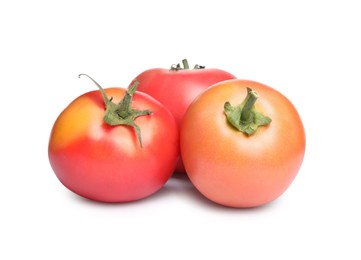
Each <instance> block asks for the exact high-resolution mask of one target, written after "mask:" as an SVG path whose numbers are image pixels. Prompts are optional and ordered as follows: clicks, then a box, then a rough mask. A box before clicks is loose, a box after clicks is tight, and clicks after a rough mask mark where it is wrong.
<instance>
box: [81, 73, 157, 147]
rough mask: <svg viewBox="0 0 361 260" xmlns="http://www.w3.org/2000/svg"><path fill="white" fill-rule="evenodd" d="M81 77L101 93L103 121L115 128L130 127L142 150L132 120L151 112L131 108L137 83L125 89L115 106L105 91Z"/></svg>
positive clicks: (139, 134) (140, 137) (141, 144)
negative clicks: (119, 126) (120, 126)
mask: <svg viewBox="0 0 361 260" xmlns="http://www.w3.org/2000/svg"><path fill="white" fill-rule="evenodd" d="M81 76H87V77H88V78H89V79H90V80H91V81H93V82H94V84H95V85H96V86H97V87H98V88H99V91H100V92H101V94H102V96H103V99H104V103H105V115H104V117H103V120H104V121H105V122H106V123H107V124H109V125H111V126H116V125H127V126H132V127H133V128H134V129H135V132H136V134H137V137H138V140H139V143H140V147H141V148H142V147H143V143H142V136H141V132H140V128H139V126H138V125H137V124H136V123H135V121H134V120H135V119H136V118H137V117H138V116H143V115H150V114H151V113H152V111H150V110H136V109H133V108H132V101H133V94H134V92H135V91H136V90H137V87H138V84H139V82H138V81H135V82H134V84H133V85H132V86H131V87H130V88H129V89H127V91H126V92H125V95H124V97H123V99H122V100H121V101H120V102H119V103H118V104H116V103H114V102H113V101H112V100H113V98H108V96H107V95H106V93H105V90H104V89H103V88H102V87H101V86H100V85H99V84H98V83H97V82H96V81H95V80H94V79H93V78H91V77H90V76H88V75H87V74H79V78H80V77H81Z"/></svg>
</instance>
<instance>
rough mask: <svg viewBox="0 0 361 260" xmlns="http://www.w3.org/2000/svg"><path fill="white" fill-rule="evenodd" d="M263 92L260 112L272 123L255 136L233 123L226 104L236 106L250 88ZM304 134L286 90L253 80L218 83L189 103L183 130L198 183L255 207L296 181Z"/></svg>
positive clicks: (216, 195) (221, 199)
mask: <svg viewBox="0 0 361 260" xmlns="http://www.w3.org/2000/svg"><path fill="white" fill-rule="evenodd" d="M247 87H248V88H251V89H252V90H254V91H256V92H257V93H258V95H259V98H258V99H257V101H256V103H255V108H256V109H257V110H258V112H261V113H262V114H264V115H266V116H268V117H270V118H271V119H272V122H271V123H270V124H269V125H268V126H262V127H260V128H258V130H257V131H256V132H255V133H254V134H253V135H250V136H247V135H246V134H244V133H242V132H239V131H237V130H236V129H235V128H234V127H233V126H232V125H231V124H229V123H228V121H227V118H226V116H225V113H224V104H225V102H227V101H229V102H230V103H231V104H234V105H237V104H240V103H242V101H243V100H244V99H245V97H246V95H247V91H246V88H247ZM305 143H306V139H305V132H304V127H303V124H302V121H301V118H300V116H299V114H298V112H297V111H296V109H295V107H294V106H293V104H292V103H291V102H290V101H289V100H288V99H287V98H286V97H285V96H284V95H282V94H281V93H279V92H278V91H276V90H275V89H272V88H270V87H268V86H266V85H264V84H261V83H258V82H254V81H249V80H229V81H225V82H221V83H219V84H215V85H214V86H212V87H211V88H209V89H207V90H206V91H205V92H203V94H202V95H201V96H199V97H198V98H197V99H196V100H195V101H194V102H193V103H192V105H191V106H190V107H189V109H188V111H187V113H186V115H185V117H184V120H183V124H182V128H181V137H180V144H181V154H182V158H183V162H184V165H185V168H186V171H187V173H188V175H189V178H190V180H191V181H192V183H193V184H194V185H195V187H196V188H197V189H198V190H199V191H200V192H201V193H202V194H203V195H204V196H205V197H207V198H209V199H210V200H212V201H214V202H216V203H219V204H222V205H225V206H230V207H256V206H260V205H263V204H265V203H268V202H270V201H272V200H274V199H276V198H277V197H279V196H280V195H281V194H282V193H283V192H284V191H285V190H286V189H287V188H288V187H289V185H290V184H291V183H292V181H293V180H294V178H295V177H296V175H297V173H298V171H299V168H300V166H301V164H302V161H303V157H304V153H305Z"/></svg>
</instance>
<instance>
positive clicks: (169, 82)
mask: <svg viewBox="0 0 361 260" xmlns="http://www.w3.org/2000/svg"><path fill="white" fill-rule="evenodd" d="M183 66H184V68H181V66H180V65H179V64H177V65H176V66H172V67H171V69H162V68H154V69H149V70H146V71H144V72H142V73H140V74H139V75H138V76H137V77H135V79H136V80H138V81H139V82H140V83H139V86H138V91H142V92H144V93H147V94H149V95H151V96H152V97H154V98H155V99H157V100H158V101H160V102H161V103H162V104H163V105H165V106H166V107H167V108H168V109H169V110H170V111H171V113H172V114H173V116H174V118H175V119H176V121H177V125H178V127H179V128H180V125H181V122H182V120H183V116H184V114H185V112H186V110H187V109H188V106H189V105H190V104H191V103H192V101H193V100H194V99H195V98H196V97H197V96H198V95H199V94H200V93H201V92H203V91H204V90H205V89H206V88H208V87H209V86H211V85H213V84H215V83H218V82H220V81H223V80H228V79H234V78H235V76H233V75H232V74H230V73H228V72H226V71H224V70H220V69H211V68H209V69H206V68H204V67H203V66H198V65H196V66H195V68H194V69H192V70H190V69H189V66H188V62H187V60H183ZM176 171H177V172H184V171H185V170H184V166H183V164H182V162H181V160H180V161H179V163H178V165H177V168H176Z"/></svg>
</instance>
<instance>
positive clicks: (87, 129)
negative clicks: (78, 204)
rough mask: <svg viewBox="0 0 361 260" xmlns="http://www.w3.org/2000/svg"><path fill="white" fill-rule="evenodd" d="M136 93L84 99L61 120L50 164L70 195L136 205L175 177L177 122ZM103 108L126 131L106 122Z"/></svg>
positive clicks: (100, 94) (54, 133) (89, 95)
mask: <svg viewBox="0 0 361 260" xmlns="http://www.w3.org/2000/svg"><path fill="white" fill-rule="evenodd" d="M96 84H97V83H96ZM99 87H100V86H99ZM134 91H135V88H134V89H132V91H131V90H128V91H127V92H126V89H121V88H108V89H105V91H104V90H103V92H101V91H91V92H88V93H85V94H83V95H81V96H79V97H78V98H76V99H75V100H74V101H73V102H71V103H70V104H69V105H68V107H66V108H65V109H64V111H62V113H61V114H60V115H59V117H58V118H57V119H56V121H55V123H54V126H53V129H52V132H51V135H50V141H49V148H48V152H49V160H50V164H51V166H52V168H53V170H54V172H55V174H56V176H57V177H58V178H59V180H60V181H61V182H62V183H63V184H64V185H65V186H66V187H67V188H68V189H70V190H71V191H73V192H75V193H77V194H78V195H80V196H83V197H86V198H89V199H92V200H97V201H103V202H125V201H133V200H138V199H141V198H145V197H147V196H149V195H151V194H152V193H154V192H156V191H157V190H159V189H160V188H161V187H162V186H163V185H164V184H165V183H166V181H167V180H168V179H169V177H170V176H171V175H172V173H173V171H174V168H175V165H176V163H177V159H178V154H179V133H178V129H177V125H176V122H175V120H174V118H173V116H172V114H171V113H170V112H169V110H168V109H166V108H165V107H164V106H163V105H162V104H161V103H159V102H158V101H156V100H155V99H154V98H152V97H150V96H149V95H147V94H144V93H140V92H135V93H134ZM133 93H134V94H133ZM107 97H111V99H107ZM125 97H127V98H125ZM119 102H120V103H119ZM104 103H106V104H107V111H108V110H112V109H113V112H114V111H115V112H116V113H117V114H116V116H115V121H122V122H123V123H124V124H123V125H117V124H115V125H110V124H109V123H107V122H106V121H109V118H110V121H111V120H113V119H114V118H112V114H111V113H110V114H107V116H104V114H105V112H106V108H105V107H106V105H105V104H104ZM118 103H119V106H120V107H122V109H121V110H119V109H118V108H119V106H117V104H118ZM117 109H118V110H117ZM133 112H135V116H134V113H133ZM132 113H133V114H132ZM113 115H114V114H113ZM106 117H108V118H106ZM131 117H133V118H131ZM134 117H135V119H134ZM138 130H139V131H138Z"/></svg>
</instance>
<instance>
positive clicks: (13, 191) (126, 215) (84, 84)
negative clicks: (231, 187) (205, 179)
mask: <svg viewBox="0 0 361 260" xmlns="http://www.w3.org/2000/svg"><path fill="white" fill-rule="evenodd" d="M360 14H361V9H360V5H359V4H358V3H357V1H347V0H342V1H297V2H296V1H229V0H222V1H211V0H208V1H196V0H191V1H189V0H183V1H160V0H152V1H140V0H132V1H107V0H102V1H90V0H87V1H76V0H73V1H39V0H32V1H16V0H13V1H6V0H5V1H1V2H0V28H1V30H0V34H1V40H0V46H1V48H0V79H1V81H0V83H1V96H2V97H3V98H2V99H1V103H0V105H1V109H0V113H1V119H0V120H1V127H0V131H1V134H0V141H1V143H0V152H1V163H0V170H1V172H0V174H1V179H0V199H1V204H0V207H1V214H0V218H1V220H0V238H1V244H0V245H1V249H0V258H1V259H210V258H212V259H330V257H333V258H332V259H361V249H360V244H361V243H360V241H361V237H360V233H361V224H360V219H361V213H360V204H361V203H360V200H361V189H360V186H361V181H360V174H361V166H360V161H361V160H360V159H361V152H360V146H361V127H360V114H361V111H360V89H361V26H360V25H361V15H360ZM183 58H188V61H189V63H190V64H191V65H194V64H196V63H198V64H201V65H205V66H206V67H208V68H210V67H214V68H221V69H224V70H227V71H229V72H231V73H233V74H234V75H236V76H237V77H238V78H244V79H251V80H256V81H260V82H262V83H265V84H267V85H270V86H272V87H273V88H276V89H278V90H279V91H281V92H282V93H283V94H285V95H286V96H287V97H288V98H289V99H290V100H291V101H292V102H293V103H294V105H295V106H296V108H297V109H298V111H299V113H300V115H301V117H302V119H303V122H304V125H305V129H306V135H307V149H306V156H305V159H304V163H303V165H302V168H301V170H300V171H299V174H298V176H297V178H296V180H295V181H294V182H293V184H292V185H291V187H290V188H289V189H288V190H287V191H286V192H285V193H284V194H283V195H282V196H281V197H280V198H279V199H277V200H276V201H275V202H273V203H270V204H268V205H266V206H264V207H261V208H256V209H248V210H244V209H243V210H242V209H229V208H225V207H221V206H217V205H215V204H213V203H211V202H209V201H208V200H206V199H204V198H203V197H202V196H201V195H199V193H198V192H197V191H196V190H195V189H194V188H193V187H192V185H191V184H190V183H189V181H188V180H187V179H186V178H182V177H179V176H177V177H173V178H172V179H170V180H169V182H168V183H167V184H166V185H165V186H164V188H163V189H162V190H160V191H159V192H158V193H156V194H155V195H154V196H152V197H150V198H148V199H145V200H142V201H138V202H135V203H126V204H111V205H109V204H101V203H95V202H92V201H89V200H86V199H82V198H80V197H78V196H76V195H74V194H73V193H71V192H70V191H68V190H67V189H66V188H65V187H64V186H62V185H61V183H60V182H59V181H58V179H57V178H56V176H55V174H54V173H53V171H52V169H51V167H50V164H49V161H48V157H47V144H48V138H49V134H50V130H51V127H52V124H53V123H54V121H55V118H56V117H57V116H58V114H59V113H60V112H61V110H62V109H64V108H65V106H66V105H67V104H68V103H69V102H70V101H72V100H73V99H74V98H76V97H77V96H79V95H80V94H82V93H84V92H87V91H90V90H94V89H95V86H94V85H93V84H92V83H91V82H90V81H89V80H86V79H78V78H77V76H78V74H79V73H87V74H89V75H91V76H92V77H94V78H95V79H96V80H97V81H98V82H99V83H100V84H101V85H102V86H103V87H111V86H118V87H126V86H128V84H129V82H130V81H131V80H132V79H133V77H135V76H136V75H137V74H139V73H140V72H142V71H144V70H146V69H149V68H154V67H163V68H168V67H169V66H170V65H171V64H172V63H178V62H180V61H181V60H182V59H183Z"/></svg>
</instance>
